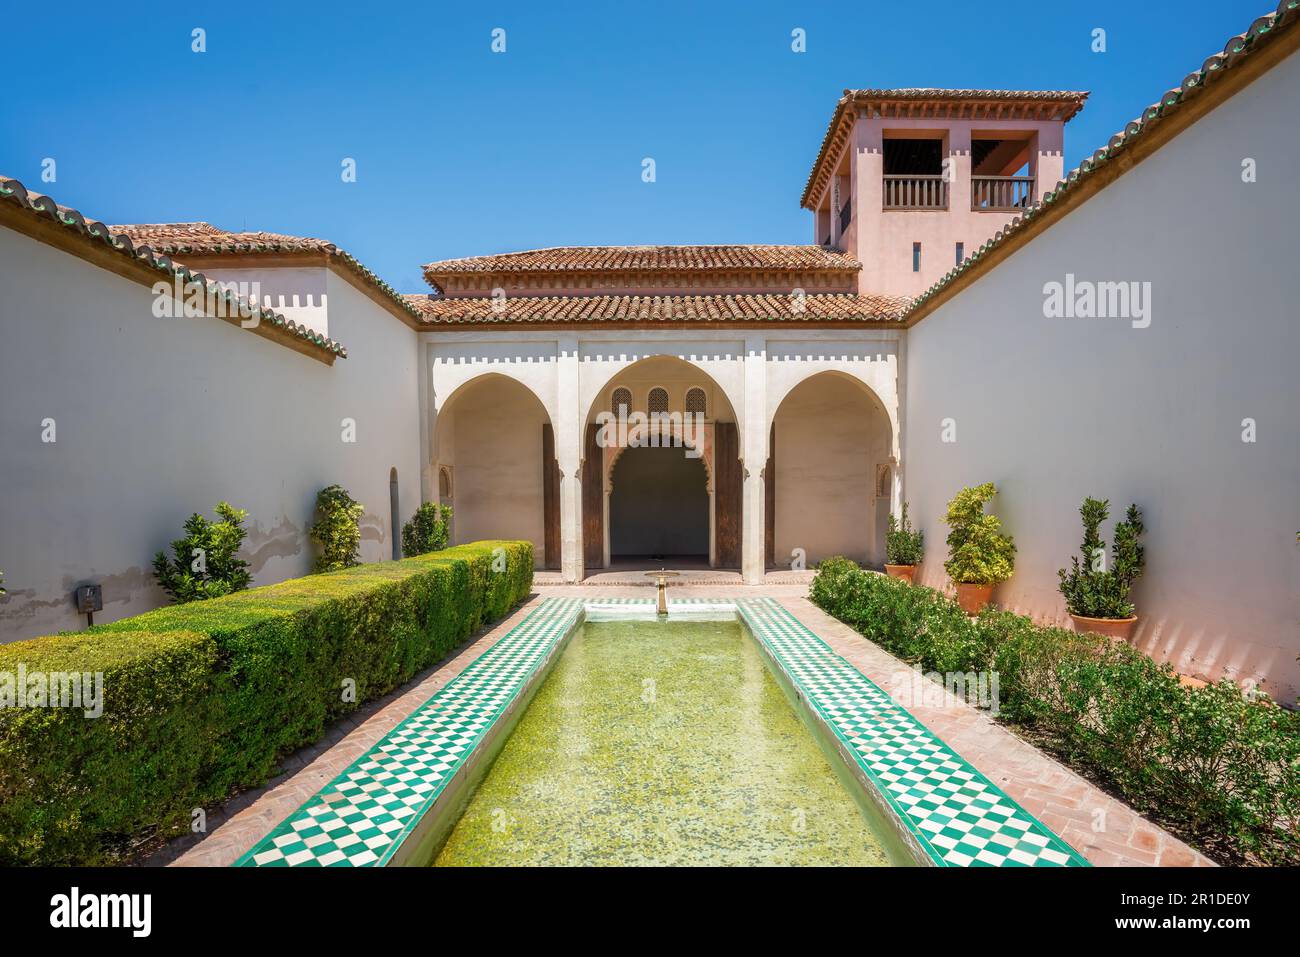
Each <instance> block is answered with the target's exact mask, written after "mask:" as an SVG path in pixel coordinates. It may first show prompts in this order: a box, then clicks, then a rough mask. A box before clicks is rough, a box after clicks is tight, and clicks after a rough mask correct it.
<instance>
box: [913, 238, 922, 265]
mask: <svg viewBox="0 0 1300 957" xmlns="http://www.w3.org/2000/svg"><path fill="white" fill-rule="evenodd" d="M920 271H921V244H920V243H912V272H920Z"/></svg>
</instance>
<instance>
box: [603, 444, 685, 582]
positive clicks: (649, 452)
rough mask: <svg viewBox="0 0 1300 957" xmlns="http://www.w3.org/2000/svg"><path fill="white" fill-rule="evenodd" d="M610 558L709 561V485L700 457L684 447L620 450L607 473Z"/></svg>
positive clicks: (682, 563)
mask: <svg viewBox="0 0 1300 957" xmlns="http://www.w3.org/2000/svg"><path fill="white" fill-rule="evenodd" d="M610 485H611V489H610V498H609V551H610V558H611V560H612V561H613V562H615V563H617V562H620V561H638V560H650V561H656V562H668V563H670V564H675V565H695V564H708V561H709V488H708V475H707V472H706V471H705V468H704V463H703V461H701V459H700V458H698V457H695V458H692V457H691V456H690V455H688V454H687V450H686V449H684V448H673V447H659V448H656V447H653V446H645V447H640V448H629V449H625V450H623V452H622V453H621V454H620V455H619V456H618V458H617V459H616V460H615V462H614V466H613V470H612V474H611V476H610Z"/></svg>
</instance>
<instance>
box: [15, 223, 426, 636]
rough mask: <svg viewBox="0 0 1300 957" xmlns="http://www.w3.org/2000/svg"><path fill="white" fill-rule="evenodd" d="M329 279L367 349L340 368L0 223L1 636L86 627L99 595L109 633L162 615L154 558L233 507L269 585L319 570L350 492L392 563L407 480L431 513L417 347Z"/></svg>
mask: <svg viewBox="0 0 1300 957" xmlns="http://www.w3.org/2000/svg"><path fill="white" fill-rule="evenodd" d="M209 272H210V274H212V275H214V276H219V273H218V272H217V271H215V270H210V271H209ZM320 272H321V275H319V276H316V277H314V281H313V285H314V291H319V288H320V287H321V285H322V284H323V286H324V288H325V289H326V290H327V292H328V294H329V316H328V328H329V334H330V335H331V336H332V337H333V338H335V339H338V340H339V341H341V342H342V343H343V344H344V345H345V346H347V347H348V350H349V358H347V359H339V360H337V361H336V362H335V363H334V365H333V366H328V365H325V364H324V363H321V362H318V361H316V360H314V359H312V358H309V357H307V356H304V355H302V354H300V353H297V352H295V351H293V350H292V349H288V348H286V347H284V346H282V345H278V344H276V343H274V342H271V341H269V340H266V339H263V338H260V337H258V336H256V335H253V334H250V333H248V332H246V331H244V330H241V329H239V328H237V327H236V326H233V325H231V324H229V323H227V322H224V321H222V320H218V319H210V318H204V319H156V318H154V317H153V315H152V312H151V303H152V297H151V292H150V290H149V288H148V287H146V286H143V285H140V284H138V283H135V282H132V281H130V280H127V279H124V278H122V277H120V276H117V275H115V274H113V273H110V272H107V271H105V270H103V269H100V268H97V267H95V266H92V265H90V264H88V263H86V262H84V261H83V260H81V259H78V258H76V257H74V256H71V255H69V254H67V253H63V252H60V251H58V250H55V249H53V248H51V247H49V246H46V245H43V244H40V243H38V242H35V241H33V240H31V239H29V238H27V237H25V236H23V235H21V234H19V233H16V232H13V231H11V230H9V229H5V228H0V341H2V342H3V344H4V345H3V348H2V349H0V393H2V397H3V401H0V488H3V494H2V495H0V569H3V570H4V573H5V587H6V588H7V589H8V590H9V594H8V596H7V597H6V598H3V599H0V640H6V641H7V640H14V639H18V638H27V637H31V636H33V635H39V634H45V633H49V632H52V631H55V630H58V629H76V628H79V627H82V626H83V625H84V621H85V619H84V616H79V615H77V614H76V613H75V612H74V610H73V607H72V604H71V593H72V590H73V588H74V587H75V586H76V585H78V584H82V583H88V582H98V583H100V584H101V585H102V586H103V590H104V611H103V612H102V613H101V614H100V615H97V616H96V621H111V620H114V619H116V618H120V617H123V616H126V615H130V614H136V613H138V612H141V611H145V610H147V609H149V608H151V607H154V606H156V605H158V604H162V603H163V602H164V601H165V600H166V599H165V596H164V595H163V593H162V592H161V591H160V590H159V589H158V588H157V587H156V585H155V584H154V581H153V574H152V571H151V568H150V563H151V561H152V558H153V555H154V553H155V552H156V551H158V550H159V549H164V548H166V547H167V545H168V543H169V542H170V541H171V540H172V539H173V538H178V537H180V534H181V526H182V523H183V522H184V521H185V519H186V517H188V516H189V514H190V513H191V512H195V511H199V512H203V513H204V514H207V515H209V516H210V515H211V514H212V508H213V506H214V505H215V504H216V502H217V501H218V500H220V499H226V500H229V501H230V502H231V503H232V504H234V505H236V506H239V507H241V508H245V509H247V510H248V512H249V516H248V520H247V523H246V524H247V527H248V528H249V530H250V532H249V536H248V539H247V541H246V544H245V555H246V557H247V558H248V559H249V561H250V562H251V563H252V568H253V571H254V572H255V579H254V580H255V582H256V583H257V584H266V583H269V582H273V581H278V580H280V579H283V578H288V577H292V576H295V575H301V574H305V573H306V572H308V571H309V570H310V567H311V564H312V561H313V555H312V553H311V549H310V543H309V541H308V540H307V537H306V529H307V527H308V526H309V525H310V523H311V521H312V511H313V506H314V500H315V495H316V492H317V491H318V490H319V489H320V488H322V487H323V486H325V485H329V484H331V483H334V482H337V483H339V484H342V485H343V486H345V487H346V488H348V489H349V490H350V491H351V492H352V494H353V496H354V497H355V498H357V499H358V500H359V501H361V502H362V503H364V504H365V506H366V516H365V518H364V520H363V522H362V533H363V542H362V555H363V557H364V558H365V559H366V560H367V561H374V560H378V559H382V558H387V557H389V556H390V555H391V543H390V540H389V535H390V534H391V529H390V528H389V525H390V520H389V488H388V478H389V469H390V468H392V467H394V466H396V468H397V470H398V477H399V483H400V490H401V514H403V515H404V516H405V515H408V514H409V513H411V512H413V511H414V510H415V508H416V506H417V505H418V504H419V501H420V492H419V465H420V461H419V402H418V381H417V374H416V336H415V333H414V331H413V330H411V329H410V328H409V327H407V326H404V325H403V324H402V323H401V322H400V321H399V320H398V319H396V318H395V317H394V316H392V315H391V314H389V313H387V312H386V311H384V310H383V309H381V308H380V307H379V306H377V305H376V304H375V303H374V302H373V301H371V300H370V299H369V298H368V297H366V296H364V295H363V294H361V293H360V292H359V291H358V290H356V289H355V288H354V287H352V286H351V285H350V284H349V283H347V282H346V281H344V280H343V279H341V278H340V277H338V276H337V275H335V274H333V273H329V274H328V275H326V274H325V270H324V269H322V270H321V271H320ZM236 278H237V277H236ZM345 416H346V417H351V418H354V419H355V420H356V422H357V442H356V443H355V444H352V445H349V444H344V443H343V442H342V440H341V428H340V420H341V419H342V418H344V417H345ZM47 417H48V418H53V419H55V421H56V423H57V425H56V428H57V433H56V435H57V441H56V442H55V443H53V444H45V443H42V441H41V421H42V419H45V418H47Z"/></svg>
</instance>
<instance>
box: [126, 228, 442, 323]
mask: <svg viewBox="0 0 1300 957" xmlns="http://www.w3.org/2000/svg"><path fill="white" fill-rule="evenodd" d="M108 228H109V229H111V230H113V231H114V232H117V233H123V234H125V235H127V236H129V237H131V239H132V240H133V241H134V242H136V243H148V244H149V245H150V246H152V247H153V248H154V249H155V250H157V251H160V252H165V253H168V254H169V255H173V256H179V257H180V258H182V259H183V258H184V257H185V255H186V254H187V253H188V254H190V255H193V256H221V255H231V256H241V255H260V254H266V253H303V252H317V253H324V254H325V255H327V256H332V257H334V258H335V259H337V260H338V261H339V262H340V263H342V265H343V266H344V267H345V268H347V269H348V270H350V271H351V272H352V273H354V274H355V275H357V276H358V277H360V278H361V279H362V280H363V281H364V282H365V283H367V284H368V285H369V286H371V287H372V288H373V289H375V290H376V291H377V292H378V293H379V294H380V295H381V296H383V297H384V298H385V299H387V300H388V301H390V302H392V303H393V304H394V305H395V306H397V307H398V308H399V309H401V310H402V311H403V312H404V313H406V314H407V315H409V316H411V317H412V318H418V317H417V316H416V315H415V313H414V312H412V311H411V308H410V306H409V305H408V304H407V302H406V300H405V299H404V298H403V297H402V295H401V294H400V293H399V292H397V290H395V289H394V288H393V287H392V286H390V285H388V283H386V282H384V281H383V280H382V279H380V278H379V277H378V276H377V275H376V274H375V273H373V272H371V271H370V270H369V269H368V268H366V267H365V266H364V265H362V263H361V262H359V261H358V260H357V259H356V257H354V256H353V255H352V254H351V253H349V252H347V251H346V250H343V249H340V248H339V247H338V246H336V245H335V244H334V243H331V242H328V241H327V240H324V239H312V238H309V237H303V236H286V235H284V234H283V233H268V232H261V231H259V232H238V233H236V232H231V231H230V230H227V229H220V228H218V227H216V226H213V225H211V224H210V223H201V222H200V223H128V224H123V225H117V226H110V227H108Z"/></svg>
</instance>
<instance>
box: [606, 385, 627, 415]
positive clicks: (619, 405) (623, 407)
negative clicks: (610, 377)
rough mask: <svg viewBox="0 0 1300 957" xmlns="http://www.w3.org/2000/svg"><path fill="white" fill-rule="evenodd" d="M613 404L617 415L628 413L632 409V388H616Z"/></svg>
mask: <svg viewBox="0 0 1300 957" xmlns="http://www.w3.org/2000/svg"><path fill="white" fill-rule="evenodd" d="M611 405H613V406H614V414H615V415H627V413H629V412H631V411H632V390H631V389H615V390H614V401H613V402H612V403H611Z"/></svg>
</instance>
